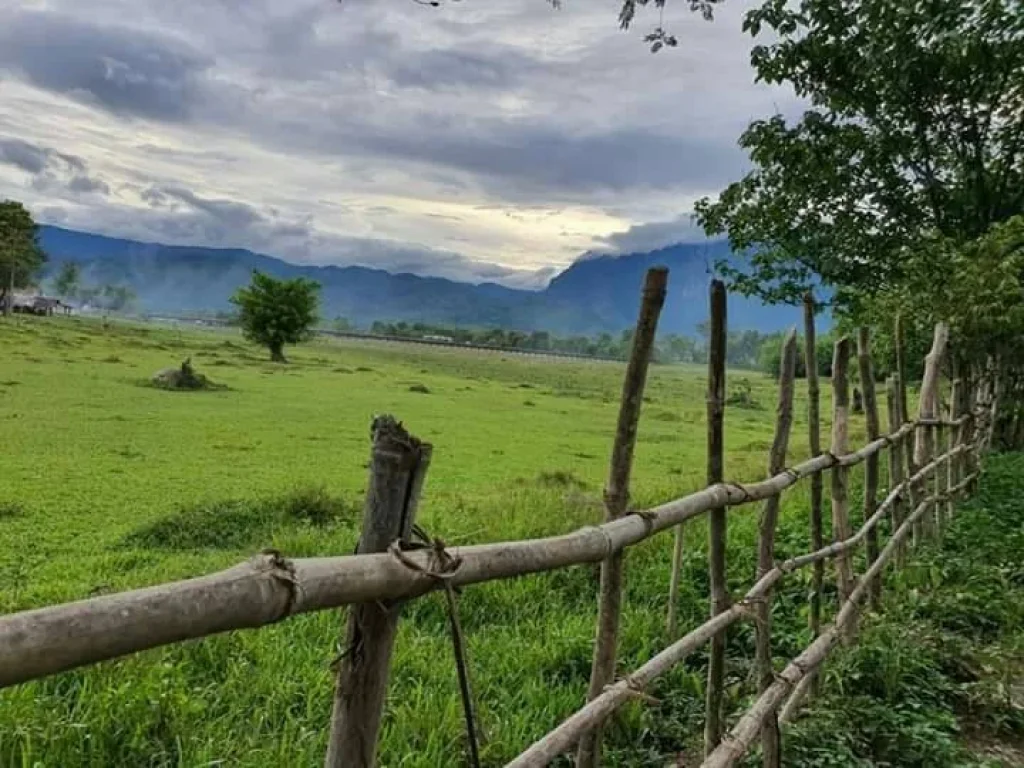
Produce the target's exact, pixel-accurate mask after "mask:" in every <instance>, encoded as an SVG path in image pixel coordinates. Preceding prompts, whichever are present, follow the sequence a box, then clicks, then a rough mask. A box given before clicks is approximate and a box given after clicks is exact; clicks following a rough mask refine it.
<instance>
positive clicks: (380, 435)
mask: <svg viewBox="0 0 1024 768" xmlns="http://www.w3.org/2000/svg"><path fill="white" fill-rule="evenodd" d="M372 434H373V450H372V453H371V456H370V480H369V486H368V488H367V491H366V503H365V506H364V508H363V530H362V534H361V535H360V538H359V548H358V550H357V551H358V552H359V553H361V554H366V553H370V552H383V551H385V550H386V549H387V548H388V546H389V545H390V544H391V543H392V542H394V541H396V540H399V539H400V540H405V539H407V538H408V537H409V532H410V529H411V527H412V524H413V520H414V517H415V515H416V507H417V505H418V503H419V496H420V492H421V490H422V488H423V480H424V477H425V476H426V472H427V467H428V466H429V465H430V455H431V447H430V445H429V444H427V443H421V442H420V441H419V440H417V439H416V438H415V437H413V436H412V435H410V434H409V433H408V432H407V431H406V430H405V428H404V427H403V426H402V425H401V424H400V423H399V422H397V421H395V419H393V418H392V417H391V416H379V417H377V418H375V419H374V420H373V428H372ZM400 609H401V606H400V605H395V604H392V605H384V604H382V603H380V602H373V603H360V604H358V605H353V606H352V607H351V608H350V609H349V615H348V623H347V628H346V632H345V641H344V642H345V644H344V646H343V649H344V658H343V659H342V660H341V663H340V664H339V667H338V678H337V687H336V688H335V692H334V709H333V712H332V715H331V736H330V743H329V744H328V748H327V756H326V759H325V761H324V765H325V766H326V768H342V766H344V768H371V767H372V766H373V765H374V763H375V760H376V753H377V735H378V733H379V731H380V721H381V715H382V714H383V711H384V697H385V693H386V692H387V684H388V675H389V672H390V665H391V652H392V649H393V648H394V644H395V635H396V633H397V630H398V614H399V611H400Z"/></svg>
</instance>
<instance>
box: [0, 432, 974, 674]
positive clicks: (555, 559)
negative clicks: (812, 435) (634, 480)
mask: <svg viewBox="0 0 1024 768" xmlns="http://www.w3.org/2000/svg"><path fill="white" fill-rule="evenodd" d="M949 423H950V424H951V425H957V424H959V423H960V420H957V421H955V422H952V421H951V422H949ZM914 428H915V424H914V423H910V424H906V425H904V426H903V427H901V428H900V429H898V430H897V431H896V432H894V433H892V434H891V435H887V436H885V437H882V438H879V439H878V440H874V441H872V442H871V443H868V444H867V445H865V446H864V447H863V448H860V449H859V450H857V451H853V452H852V453H848V454H846V455H844V456H832V455H831V454H822V455H821V456H817V457H815V458H813V459H809V460H807V461H804V462H802V463H800V464H797V465H796V466H794V467H792V468H790V469H787V470H786V471H784V472H781V473H779V474H778V475H775V476H774V477H771V478H768V479H767V480H762V481H760V482H756V483H747V484H741V483H722V484H719V485H714V486H711V487H710V488H705V489H704V490H702V491H698V492H696V493H691V494H689V495H687V496H683V497H681V498H679V499H675V500H673V501H669V502H666V503H665V504H661V505H659V506H656V507H653V508H651V509H649V510H646V511H642V512H633V513H632V514H629V515H627V516H625V517H623V518H620V519H618V520H613V521H611V522H607V523H602V524H601V525H596V526H587V527H584V528H580V529H579V530H577V531H575V532H573V533H568V534H564V535H561V536H550V537H547V538H543V539H526V540H523V541H510V542H501V543H494V544H479V545H475V546H465V547H452V548H451V549H450V550H449V551H450V553H451V555H452V557H453V558H455V559H456V560H457V562H458V567H457V568H456V569H455V570H454V571H453V572H452V573H451V574H450V576H449V581H450V583H451V584H452V586H456V587H459V586H466V585H469V584H477V583H480V582H483V581H493V580H495V579H509V578H513V577H516V576H525V575H527V574H531V573H540V572H543V571H551V570H556V569H558V568H565V567H567V566H573V565H583V564H586V563H595V562H600V561H601V560H603V559H604V558H605V557H607V556H608V555H609V554H611V553H613V552H617V551H619V550H622V549H624V548H626V547H630V546H633V545H635V544H638V543H640V542H641V541H644V540H645V539H648V538H650V537H652V536H654V535H655V534H656V533H659V532H661V531H664V530H666V529H669V528H672V527H673V526H675V525H678V524H680V523H683V522H686V521H687V520H692V519H694V518H696V517H698V516H700V515H702V514H704V513H706V512H708V511H709V510H711V509H715V508H717V507H722V506H728V507H739V506H743V505H745V504H751V503H753V502H755V501H760V500H763V499H766V498H768V497H769V496H773V495H775V494H777V493H781V492H782V491H784V490H785V489H786V488H789V487H791V486H792V485H794V484H795V483H797V482H798V481H799V480H801V479H803V478H805V477H809V476H810V475H812V474H815V473H818V472H823V471H825V470H827V469H829V468H831V467H834V466H844V467H852V466H855V465H857V464H860V463H861V462H863V461H865V460H866V459H867V458H868V457H869V456H871V455H873V454H876V453H878V452H879V451H881V450H882V449H883V448H885V447H886V446H887V445H889V444H890V443H892V442H894V441H896V440H899V439H901V438H903V437H905V436H907V435H909V434H910V433H911V432H912V431H913V430H914ZM433 557H434V555H433V554H432V553H431V552H430V551H427V550H419V551H413V552H406V553H403V555H402V559H399V558H397V557H395V556H394V555H393V554H390V553H385V554H371V555H346V556H339V557H311V558H296V559H288V558H284V557H282V556H281V555H280V554H277V553H264V554H261V555H258V556H256V557H254V558H252V559H251V560H249V561H247V562H245V563H241V564H239V565H236V566H234V567H232V568H229V569H227V570H225V571H221V572H219V573H214V574H210V575H208V576H201V577H199V578H195V579H187V580H184V581H178V582H173V583H169V584H162V585H159V586H154V587H146V588H144V589H136V590H131V591H127V592H120V593H117V594H112V595H103V596H100V597H93V598H89V599H87V600H80V601H76V602H72V603H65V604H62V605H56V606H51V607H47V608H37V609H34V610H30V611H23V612H20V613H14V614H10V615H7V616H3V617H0V687H6V686H10V685H15V684H17V683H24V682H26V681H28V680H33V679H35V678H39V677H44V676H46V675H52V674H54V673H56V672H62V671H65V670H68V669H73V668H75V667H80V666H83V665H86V664H94V663H96V662H99V661H105V660H107V659H112V658H116V657H118V656H124V655H126V654H129V653H135V652H138V651H143V650H147V649H150V648H156V647H158V646H161V645H168V644H170V643H176V642H180V641H182V640H192V639H196V638H200V637H207V636H209V635H214V634H217V633H220V632H227V631H230V630H236V629H252V628H255V627H261V626H264V625H267V624H273V623H275V622H278V621H280V620H282V619H285V618H287V617H289V616H294V615H296V614H300V613H308V612H310V611H322V610H326V609H328V608H338V607H341V606H344V605H352V604H354V603H364V602H370V601H374V600H401V599H408V598H412V597H418V596H420V595H423V594H425V593H427V592H430V591H432V590H434V589H437V588H438V583H437V580H436V579H435V578H433V577H431V576H430V575H429V571H430V570H431V567H432V565H433V562H432V560H433ZM404 560H407V561H409V562H411V563H414V564H415V565H416V566H418V567H410V566H409V565H408V564H407V563H406V562H403V561H404Z"/></svg>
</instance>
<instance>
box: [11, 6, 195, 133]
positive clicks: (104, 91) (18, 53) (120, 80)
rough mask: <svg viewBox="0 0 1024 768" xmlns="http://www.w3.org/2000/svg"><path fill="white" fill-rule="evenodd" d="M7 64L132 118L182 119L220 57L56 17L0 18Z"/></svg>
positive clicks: (45, 85) (153, 36) (33, 80)
mask: <svg viewBox="0 0 1024 768" xmlns="http://www.w3.org/2000/svg"><path fill="white" fill-rule="evenodd" d="M0 21H3V24H2V25H0V67H3V68H4V69H7V70H8V71H14V72H18V73H20V74H21V75H22V76H23V77H24V78H25V79H26V80H28V82H30V83H32V84H34V85H37V86H39V87H40V88H43V89H46V90H49V91H54V92H56V93H62V94H66V95H68V96H70V97H72V98H75V99H79V100H82V101H85V102H87V103H91V104H95V105H97V106H100V107H103V108H105V109H108V110H110V111H111V112H114V113H117V114H120V115H126V116H142V117H151V118H158V119H163V120H181V119H184V118H185V117H186V116H188V115H189V114H190V112H191V110H192V108H193V106H194V105H195V103H196V102H197V101H198V100H199V99H201V98H202V89H203V82H202V81H203V76H204V73H205V72H206V71H207V70H208V69H209V67H210V66H211V65H212V63H213V59H212V58H210V57H208V56H205V55H203V54H200V53H198V52H197V51H195V50H194V49H193V48H191V47H190V46H188V45H187V44H185V43H183V42H181V41H180V40H175V39H173V38H170V37H167V36H162V35H158V34H153V33H149V32H143V31H140V30H135V29H130V28H127V27H122V26H117V25H102V26H101V25H99V24H92V23H89V22H86V21H81V20H75V19H72V18H69V17H66V16H61V15H58V14H55V13H50V12H31V11H25V12H13V13H12V12H8V13H5V14H2V15H0Z"/></svg>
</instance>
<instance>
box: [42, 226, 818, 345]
mask: <svg viewBox="0 0 1024 768" xmlns="http://www.w3.org/2000/svg"><path fill="white" fill-rule="evenodd" d="M40 242H41V244H42V246H43V249H44V250H45V251H46V253H47V254H48V256H49V262H48V270H49V273H50V274H52V273H53V272H54V271H55V270H56V269H57V268H58V267H59V265H60V264H61V263H63V262H75V263H77V264H78V265H79V266H80V267H81V270H82V279H83V282H84V283H87V284H97V285H98V284H108V283H121V284H127V285H130V286H131V287H132V289H133V290H134V291H135V293H136V294H137V296H138V298H139V304H140V306H141V308H142V309H143V310H145V311H147V312H150V313H189V312H198V311H203V312H208V311H217V310H227V309H229V308H230V304H229V302H228V298H229V297H230V296H231V294H232V293H233V292H234V291H235V290H236V289H237V288H238V287H239V286H241V285H244V284H246V283H248V281H249V278H250V275H251V273H252V271H253V270H254V269H258V270H261V271H263V272H267V273H269V274H271V275H274V276H277V277H298V276H302V277H307V278H310V279H312V280H316V281H317V282H318V283H320V285H321V301H322V315H323V317H324V318H325V319H331V318H334V317H345V318H348V319H349V320H350V321H352V322H355V323H357V324H359V325H369V324H370V323H372V322H373V321H374V320H385V321H390V322H395V321H400V320H405V321H407V322H415V321H420V322H425V323H431V324H437V325H456V326H464V327H487V326H494V327H502V328H515V329H518V330H524V331H531V330H547V331H551V332H553V333H558V334H594V333H599V332H605V331H607V332H612V333H614V332H618V331H621V330H623V329H625V328H628V327H631V326H632V325H633V323H634V322H635V320H636V312H637V308H638V305H639V296H640V287H641V285H642V283H643V276H644V273H645V271H646V270H647V269H648V268H649V267H651V266H654V265H659V264H661V265H664V266H667V267H668V268H669V270H670V271H669V295H668V298H667V300H666V303H665V308H664V310H663V312H662V318H661V323H660V326H659V327H660V329H661V330H662V331H663V332H668V333H682V334H691V335H692V334H694V333H695V331H696V329H697V326H698V324H699V323H702V322H703V321H704V320H705V319H706V318H707V305H708V300H707V285H708V281H709V279H710V271H711V268H712V265H713V264H714V262H715V261H716V260H718V259H720V258H722V257H726V258H732V256H731V254H730V251H729V247H728V244H727V243H725V242H724V241H718V242H710V243H699V244H694V243H680V244H677V245H672V246H669V247H666V248H662V249H659V250H656V251H650V252H646V253H633V254H625V255H619V256H607V255H593V254H585V255H584V256H582V257H581V258H580V259H579V260H577V261H576V262H575V263H573V264H572V265H570V266H569V267H568V268H566V269H565V270H564V271H563V272H561V273H560V274H558V275H557V276H556V277H555V278H554V279H552V280H551V282H550V283H549V285H548V286H547V287H546V288H545V289H543V290H539V291H528V290H519V289H514V288H508V287H505V286H501V285H497V284H494V283H482V284H470V283H460V282H455V281H452V280H446V279H442V278H437V277H421V276H418V275H413V274H391V273H389V272H385V271H383V270H379V269H369V268H366V267H355V266H351V267H338V266H309V265H297V264H292V263H289V262H286V261H282V260H281V259H277V258H274V257H272V256H267V255H264V254H259V253H254V252H252V251H248V250H244V249H237V248H230V249H225V248H205V247H197V246H176V245H161V244H158V243H143V242H137V241H134V240H126V239H122V238H117V237H108V236H104V235H96V234H90V233H87V232H80V231H76V230H71V229H64V228H61V227H54V226H41V227H40ZM798 319H799V314H798V312H797V310H795V309H794V308H792V307H774V306H765V305H763V304H761V303H760V302H758V301H756V300H753V299H747V298H744V297H741V296H732V297H730V301H729V327H730V328H731V329H757V330H759V331H762V332H767V331H776V330H781V329H783V328H785V327H788V326H790V325H792V324H793V323H794V322H796V321H797V320H798Z"/></svg>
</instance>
